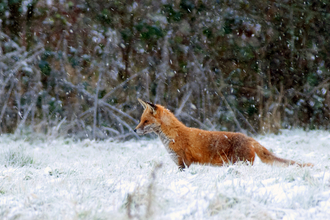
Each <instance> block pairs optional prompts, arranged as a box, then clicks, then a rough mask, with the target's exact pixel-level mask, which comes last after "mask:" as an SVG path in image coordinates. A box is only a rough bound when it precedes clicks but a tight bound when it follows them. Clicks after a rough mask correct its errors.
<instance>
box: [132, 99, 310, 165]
mask: <svg viewBox="0 0 330 220" xmlns="http://www.w3.org/2000/svg"><path fill="white" fill-rule="evenodd" d="M138 100H139V102H140V103H141V105H142V106H143V108H144V111H143V113H142V116H141V120H140V123H139V124H138V125H137V127H136V128H135V130H134V131H135V132H136V133H137V134H139V135H144V134H147V133H151V132H154V133H156V134H157V135H158V136H159V138H160V140H161V141H162V143H163V145H164V146H165V148H166V150H167V152H168V153H169V155H170V157H171V158H172V160H173V161H174V162H175V163H176V164H177V166H178V167H179V169H180V170H183V169H184V168H185V167H189V166H190V165H191V164H192V163H198V164H207V165H213V166H222V165H224V164H228V163H235V162H237V161H246V162H250V163H251V164H253V162H254V159H255V154H257V155H258V157H259V158H260V159H261V161H262V162H264V163H268V164H275V165H280V166H288V165H293V164H297V165H299V166H313V165H312V164H309V163H308V164H300V163H297V162H295V161H292V160H287V159H282V158H279V157H277V156H275V155H274V154H273V153H271V152H270V151H268V150H267V149H266V148H265V147H263V146H262V145H261V144H259V143H258V142H257V141H256V140H254V139H253V138H251V137H248V136H246V135H244V134H242V133H235V132H221V131H205V130H201V129H197V128H190V127H187V126H185V125H184V124H183V123H182V122H180V121H179V120H178V119H177V118H176V117H175V116H174V114H173V113H171V112H170V111H169V110H168V109H166V108H165V107H163V106H161V105H155V104H153V103H150V102H145V101H142V100H141V99H138Z"/></svg>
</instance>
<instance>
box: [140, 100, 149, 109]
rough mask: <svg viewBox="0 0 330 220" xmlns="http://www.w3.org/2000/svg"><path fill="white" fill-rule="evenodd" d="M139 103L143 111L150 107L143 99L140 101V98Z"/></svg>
mask: <svg viewBox="0 0 330 220" xmlns="http://www.w3.org/2000/svg"><path fill="white" fill-rule="evenodd" d="M138 101H139V102H140V104H141V105H142V107H143V109H146V108H147V107H148V106H147V103H146V102H145V101H143V100H142V99H139V98H138Z"/></svg>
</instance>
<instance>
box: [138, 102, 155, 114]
mask: <svg viewBox="0 0 330 220" xmlns="http://www.w3.org/2000/svg"><path fill="white" fill-rule="evenodd" d="M138 101H139V102H140V103H141V105H142V106H143V109H146V108H150V110H151V111H152V113H153V114H155V113H156V110H157V106H156V105H155V104H153V103H151V102H145V101H143V100H141V99H139V98H138Z"/></svg>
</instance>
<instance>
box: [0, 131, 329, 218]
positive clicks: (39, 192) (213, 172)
mask: <svg viewBox="0 0 330 220" xmlns="http://www.w3.org/2000/svg"><path fill="white" fill-rule="evenodd" d="M256 139H257V140H258V141H259V142H260V143H261V144H263V145H264V146H265V147H267V148H268V149H270V150H272V151H273V152H275V153H276V154H277V155H279V156H281V157H283V158H290V159H294V160H297V161H300V162H312V163H314V164H315V166H314V167H313V168H299V167H296V166H291V167H287V168H282V167H273V166H269V165H265V164H263V163H261V162H260V160H259V159H258V160H257V161H256V163H255V165H253V166H250V165H247V164H233V165H228V166H224V167H210V166H200V165H193V166H191V167H190V168H189V169H187V170H186V171H185V172H179V171H178V170H177V167H176V166H175V164H174V163H173V162H172V161H171V159H170V157H169V156H168V155H167V152H166V150H165V149H164V147H163V146H162V144H161V142H160V141H159V140H158V139H154V140H146V139H142V140H138V141H137V140H132V141H128V142H122V143H120V142H112V141H111V140H108V141H99V142H94V141H89V140H84V141H73V140H71V139H54V138H52V137H43V136H38V135H32V134H29V135H24V136H21V137H19V138H17V136H14V135H2V136H0V151H1V153H0V219H119V220H120V219H175V220H176V219H286V220H289V219H327V218H328V219H329V216H330V170H329V168H330V133H329V132H328V131H309V132H305V131H302V130H283V131H282V134H280V135H272V134H271V135H266V136H257V137H256Z"/></svg>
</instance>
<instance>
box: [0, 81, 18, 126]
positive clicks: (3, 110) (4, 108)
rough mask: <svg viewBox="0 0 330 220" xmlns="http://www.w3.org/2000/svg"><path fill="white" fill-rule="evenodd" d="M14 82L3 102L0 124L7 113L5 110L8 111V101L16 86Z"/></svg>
mask: <svg viewBox="0 0 330 220" xmlns="http://www.w3.org/2000/svg"><path fill="white" fill-rule="evenodd" d="M14 84H15V83H14V82H13V81H12V82H11V85H10V88H9V91H8V93H7V95H6V98H5V101H4V104H3V107H2V110H1V115H0V124H1V123H2V118H3V115H4V114H5V111H6V108H7V103H8V100H9V97H10V94H11V92H12V90H13V88H14ZM0 132H1V126H0Z"/></svg>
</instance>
